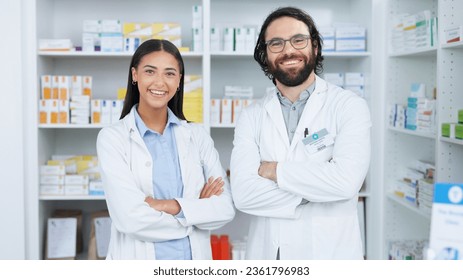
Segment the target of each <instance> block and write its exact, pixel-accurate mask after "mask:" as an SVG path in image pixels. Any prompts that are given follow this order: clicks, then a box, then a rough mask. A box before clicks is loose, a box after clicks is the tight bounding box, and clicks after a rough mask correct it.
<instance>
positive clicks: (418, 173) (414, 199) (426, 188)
mask: <svg viewBox="0 0 463 280" xmlns="http://www.w3.org/2000/svg"><path fill="white" fill-rule="evenodd" d="M434 171H435V166H434V164H433V163H429V162H424V161H421V160H416V161H415V162H414V163H413V164H412V167H411V168H408V169H407V170H404V174H403V176H402V178H401V179H400V180H399V181H397V183H396V184H395V185H393V186H392V190H391V191H392V193H393V194H394V195H395V196H397V197H400V198H403V199H404V201H406V202H407V203H410V204H411V205H413V206H416V207H417V208H418V209H419V210H420V211H422V212H423V213H425V214H428V215H430V214H431V207H432V199H433V194H434Z"/></svg>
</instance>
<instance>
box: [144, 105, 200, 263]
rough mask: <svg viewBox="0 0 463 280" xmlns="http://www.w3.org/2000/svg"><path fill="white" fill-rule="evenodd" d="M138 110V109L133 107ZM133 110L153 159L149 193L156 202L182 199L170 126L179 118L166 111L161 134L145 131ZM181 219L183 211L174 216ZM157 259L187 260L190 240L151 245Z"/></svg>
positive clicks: (178, 122)
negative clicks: (151, 186)
mask: <svg viewBox="0 0 463 280" xmlns="http://www.w3.org/2000/svg"><path fill="white" fill-rule="evenodd" d="M137 110H138V106H137ZM137 110H135V124H136V125H137V128H138V131H139V132H140V135H141V137H142V138H143V141H144V142H145V145H146V147H147V148H148V151H149V152H150V154H151V158H152V159H153V190H154V197H155V198H157V199H175V198H179V197H183V181H182V174H181V172H180V162H179V159H178V151H177V145H176V142H175V135H174V129H173V128H174V126H175V125H179V124H180V121H179V119H178V118H177V117H176V116H175V115H174V113H173V112H172V111H171V110H170V109H169V108H168V111H167V124H166V128H165V129H164V133H163V134H160V133H159V132H156V131H154V130H151V129H149V128H148V127H147V126H146V125H145V123H144V122H143V120H142V119H141V117H140V115H139V114H138V111H137ZM176 217H178V218H184V215H183V212H182V211H181V212H180V213H179V214H177V216H176ZM154 248H155V249H156V250H155V252H156V259H157V260H191V247H190V239H189V238H188V236H187V237H184V238H181V239H174V240H169V241H164V242H155V243H154Z"/></svg>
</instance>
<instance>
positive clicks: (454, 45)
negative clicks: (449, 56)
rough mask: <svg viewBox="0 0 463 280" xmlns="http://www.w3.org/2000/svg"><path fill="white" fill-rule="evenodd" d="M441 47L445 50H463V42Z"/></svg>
mask: <svg viewBox="0 0 463 280" xmlns="http://www.w3.org/2000/svg"><path fill="white" fill-rule="evenodd" d="M441 47H442V48H443V49H463V41H460V42H455V43H446V44H442V45H441Z"/></svg>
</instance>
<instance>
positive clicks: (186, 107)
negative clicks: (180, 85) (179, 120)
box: [183, 75, 203, 123]
mask: <svg viewBox="0 0 463 280" xmlns="http://www.w3.org/2000/svg"><path fill="white" fill-rule="evenodd" d="M183 113H184V114H185V117H186V119H187V120H188V121H191V122H195V123H203V79H202V77H201V76H199V75H186V76H185V79H184V90H183Z"/></svg>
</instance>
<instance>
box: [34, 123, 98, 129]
mask: <svg viewBox="0 0 463 280" xmlns="http://www.w3.org/2000/svg"><path fill="white" fill-rule="evenodd" d="M105 126H107V125H105V124H40V125H39V128H63V129H64V128H70V129H74V128H103V127H105Z"/></svg>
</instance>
